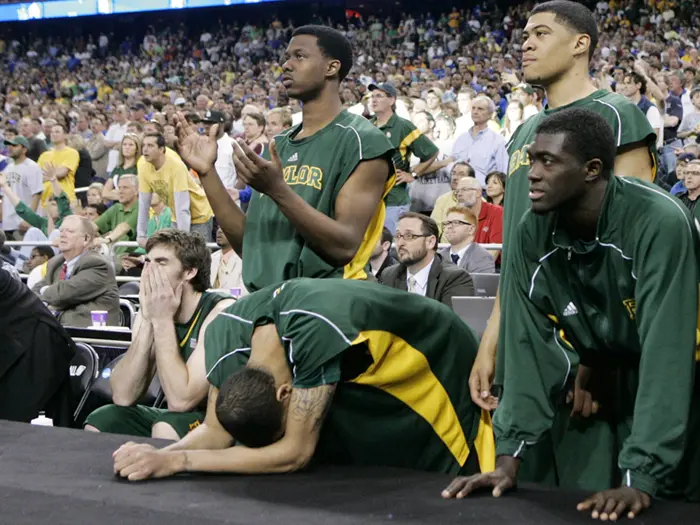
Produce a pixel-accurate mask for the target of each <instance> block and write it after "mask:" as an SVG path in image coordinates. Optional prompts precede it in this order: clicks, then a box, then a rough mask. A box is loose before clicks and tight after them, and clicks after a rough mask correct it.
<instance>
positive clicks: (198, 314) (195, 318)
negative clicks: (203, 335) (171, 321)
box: [180, 308, 202, 348]
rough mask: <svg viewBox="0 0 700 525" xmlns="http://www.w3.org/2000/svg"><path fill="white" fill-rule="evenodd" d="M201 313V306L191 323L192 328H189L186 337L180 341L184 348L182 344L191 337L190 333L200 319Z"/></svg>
mask: <svg viewBox="0 0 700 525" xmlns="http://www.w3.org/2000/svg"><path fill="white" fill-rule="evenodd" d="M201 313H202V309H201V308H200V309H199V311H198V312H197V315H195V316H194V320H193V321H192V322H191V323H190V328H189V329H188V330H187V333H186V334H185V337H183V338H182V341H180V348H182V345H184V344H185V343H186V342H187V340H188V339H189V338H190V335H192V330H193V329H194V327H195V325H196V324H197V320H198V319H199V316H200V314H201Z"/></svg>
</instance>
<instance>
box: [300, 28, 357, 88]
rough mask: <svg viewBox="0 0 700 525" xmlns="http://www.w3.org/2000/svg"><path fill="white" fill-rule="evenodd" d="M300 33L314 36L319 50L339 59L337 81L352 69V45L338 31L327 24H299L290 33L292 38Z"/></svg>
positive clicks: (327, 55) (342, 78)
mask: <svg viewBox="0 0 700 525" xmlns="http://www.w3.org/2000/svg"><path fill="white" fill-rule="evenodd" d="M301 35H310V36H315V37H316V39H317V40H318V42H317V45H318V48H319V49H320V50H321V52H322V53H323V54H324V55H325V56H326V57H328V58H332V59H333V60H338V61H340V70H339V71H338V81H339V82H342V81H343V80H344V79H345V77H346V76H348V73H349V72H350V70H351V69H352V45H351V44H350V41H349V40H348V39H347V38H346V37H345V36H344V35H343V34H342V33H341V32H340V31H338V30H337V29H333V28H332V27H328V26H318V25H307V26H301V27H299V28H298V29H296V30H295V31H294V33H292V38H294V37H295V36H301Z"/></svg>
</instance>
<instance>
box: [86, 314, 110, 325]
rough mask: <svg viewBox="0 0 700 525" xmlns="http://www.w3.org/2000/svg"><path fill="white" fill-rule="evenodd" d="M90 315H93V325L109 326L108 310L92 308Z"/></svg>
mask: <svg viewBox="0 0 700 525" xmlns="http://www.w3.org/2000/svg"><path fill="white" fill-rule="evenodd" d="M90 317H92V326H95V327H100V326H107V311H106V310H92V311H91V312H90Z"/></svg>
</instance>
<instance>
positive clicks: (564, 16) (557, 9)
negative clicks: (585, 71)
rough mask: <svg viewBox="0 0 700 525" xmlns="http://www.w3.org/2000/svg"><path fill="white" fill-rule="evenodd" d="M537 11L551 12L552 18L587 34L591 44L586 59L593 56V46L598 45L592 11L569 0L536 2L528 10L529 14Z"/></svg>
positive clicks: (596, 29) (596, 27) (596, 28)
mask: <svg viewBox="0 0 700 525" xmlns="http://www.w3.org/2000/svg"><path fill="white" fill-rule="evenodd" d="M537 13H552V14H554V20H556V21H557V22H559V23H561V24H564V25H565V26H568V27H569V28H570V29H573V30H574V31H575V32H577V33H580V34H584V35H588V36H589V37H590V39H591V46H590V48H589V49H588V60H591V59H592V58H593V53H594V52H595V48H596V47H598V26H597V25H596V23H595V18H593V13H592V12H591V10H590V9H588V8H587V7H586V6H585V5H583V4H579V3H578V2H570V1H569V0H551V1H550V2H544V3H543V4H538V5H536V6H535V8H534V9H533V10H532V11H531V12H530V15H535V14H537Z"/></svg>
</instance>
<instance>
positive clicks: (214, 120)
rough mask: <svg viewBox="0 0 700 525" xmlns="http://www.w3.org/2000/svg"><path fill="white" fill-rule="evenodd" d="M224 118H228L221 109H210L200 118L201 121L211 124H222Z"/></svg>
mask: <svg viewBox="0 0 700 525" xmlns="http://www.w3.org/2000/svg"><path fill="white" fill-rule="evenodd" d="M224 120H226V118H225V116H224V114H223V113H222V112H221V111H212V110H210V109H208V110H207V112H206V113H205V114H204V116H203V117H202V118H200V119H199V121H200V122H206V123H210V124H220V123H222V122H223V121H224Z"/></svg>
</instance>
